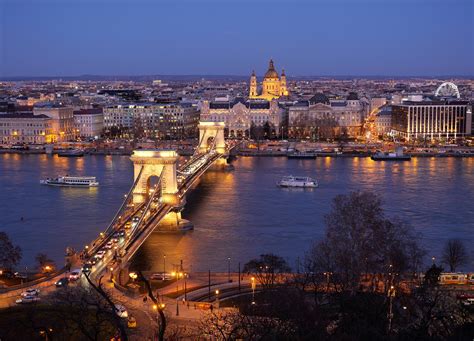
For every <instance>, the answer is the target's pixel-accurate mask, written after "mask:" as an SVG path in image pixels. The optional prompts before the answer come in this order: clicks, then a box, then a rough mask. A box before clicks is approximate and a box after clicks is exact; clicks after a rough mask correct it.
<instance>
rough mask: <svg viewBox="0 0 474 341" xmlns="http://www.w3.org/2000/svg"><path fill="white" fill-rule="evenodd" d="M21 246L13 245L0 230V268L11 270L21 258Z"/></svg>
mask: <svg viewBox="0 0 474 341" xmlns="http://www.w3.org/2000/svg"><path fill="white" fill-rule="evenodd" d="M21 256H22V253H21V248H20V247H19V246H14V245H13V244H12V242H11V241H10V238H9V237H8V235H7V234H6V233H5V232H0V268H2V269H7V270H11V269H12V268H13V267H14V266H15V265H17V264H18V263H19V262H20V260H21Z"/></svg>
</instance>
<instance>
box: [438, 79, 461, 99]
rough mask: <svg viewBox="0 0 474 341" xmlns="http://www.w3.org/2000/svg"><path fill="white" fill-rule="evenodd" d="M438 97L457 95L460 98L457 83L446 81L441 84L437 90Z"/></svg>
mask: <svg viewBox="0 0 474 341" xmlns="http://www.w3.org/2000/svg"><path fill="white" fill-rule="evenodd" d="M435 96H436V97H456V98H460V97H461V95H460V94H459V89H458V87H457V86H456V84H454V83H451V82H445V83H443V84H441V85H440V86H439V87H438V89H436V92H435Z"/></svg>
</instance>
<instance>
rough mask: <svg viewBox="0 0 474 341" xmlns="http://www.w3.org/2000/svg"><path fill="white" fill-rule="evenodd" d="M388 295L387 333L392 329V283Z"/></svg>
mask: <svg viewBox="0 0 474 341" xmlns="http://www.w3.org/2000/svg"><path fill="white" fill-rule="evenodd" d="M387 295H388V297H389V306H388V316H387V317H388V333H389V334H390V332H391V331H392V319H393V311H392V303H393V298H394V297H395V287H394V286H393V285H391V286H390V289H389V290H388V293H387Z"/></svg>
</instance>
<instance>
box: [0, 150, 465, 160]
mask: <svg viewBox="0 0 474 341" xmlns="http://www.w3.org/2000/svg"><path fill="white" fill-rule="evenodd" d="M61 151H62V150H55V151H54V152H53V153H52V155H55V154H58V153H59V152H61ZM132 152H133V151H132V150H121V149H119V150H114V149H104V150H84V154H85V155H123V156H130V155H132ZM0 154H20V155H30V154H32V155H41V154H46V151H45V150H39V149H29V150H18V149H0ZM178 154H179V155H180V156H190V155H192V154H193V152H192V150H178ZM372 154H373V152H363V151H348V152H345V151H343V152H316V153H314V155H315V156H316V157H370V156H372ZM405 154H406V155H410V156H411V157H435V158H446V157H455V158H465V157H474V151H470V152H439V153H435V152H405ZM50 155H51V154H50ZM235 155H238V156H251V157H285V156H287V155H288V153H287V152H286V151H273V150H237V151H236V152H235Z"/></svg>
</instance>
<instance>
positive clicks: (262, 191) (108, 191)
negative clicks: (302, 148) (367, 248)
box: [0, 154, 474, 271]
mask: <svg viewBox="0 0 474 341" xmlns="http://www.w3.org/2000/svg"><path fill="white" fill-rule="evenodd" d="M233 164H234V166H235V170H234V171H231V172H224V171H208V172H207V173H206V174H205V175H204V176H203V177H202V179H201V181H200V182H199V184H198V186H197V187H196V189H195V190H194V191H193V192H191V193H190V194H189V195H188V197H187V205H186V208H185V210H184V212H183V217H184V218H186V219H189V220H191V221H192V222H193V223H194V226H195V229H194V231H191V232H188V233H185V234H161V233H155V234H153V235H151V236H150V238H149V239H148V240H147V241H146V242H145V244H144V245H143V246H142V248H141V249H140V251H139V252H138V253H137V256H136V257H135V261H134V263H135V265H136V266H139V267H140V268H145V269H151V270H155V271H162V269H163V260H164V257H163V256H164V255H166V267H167V269H171V267H172V265H173V264H178V263H179V262H180V260H183V264H184V266H185V268H186V269H188V270H191V271H194V270H197V271H206V270H208V269H211V270H212V271H226V270H227V267H228V262H230V266H231V270H236V269H237V263H238V262H241V263H242V264H243V263H245V262H246V261H247V260H248V259H250V258H252V257H255V256H258V255H260V254H262V253H267V252H273V253H276V254H279V255H281V256H283V257H284V258H286V259H287V260H288V262H289V263H290V264H291V265H294V264H295V261H296V260H297V259H298V257H300V258H301V257H303V256H304V253H305V251H306V250H307V249H308V248H309V247H310V245H311V242H312V241H313V240H317V239H319V238H321V236H322V235H323V234H324V221H323V217H324V215H325V214H326V213H328V212H329V210H330V205H331V200H332V198H333V197H334V196H335V195H337V194H343V193H348V192H349V191H353V190H359V189H360V190H371V191H374V192H376V193H379V194H380V195H382V197H383V199H384V207H385V209H386V211H387V213H388V214H389V215H398V216H400V217H401V218H403V219H405V220H406V221H408V222H409V223H411V224H412V225H413V226H414V227H415V228H416V230H418V231H419V232H421V234H422V235H423V243H424V245H425V247H426V248H427V249H428V255H429V257H431V256H432V255H433V256H436V257H439V255H440V253H441V251H440V249H441V247H442V245H443V244H444V242H445V241H446V240H447V239H449V238H460V239H462V240H464V241H465V243H466V245H467V246H468V248H469V249H472V247H471V246H472V245H473V244H474V158H465V159H456V158H414V159H412V161H411V162H374V161H372V160H370V159H369V158H329V157H322V158H318V159H316V160H287V159H286V158H284V157H274V158H269V157H268V158H266V157H260V158H256V157H254V158H252V157H240V158H238V159H237V160H236V161H235V162H234V163H233ZM132 172H133V170H132V164H131V161H130V160H129V158H128V157H126V156H85V157H83V158H59V157H57V156H46V155H16V154H3V155H0V201H1V205H0V231H6V232H7V233H8V234H9V235H10V237H11V238H12V239H13V241H14V243H15V244H18V245H20V247H21V248H22V250H23V261H22V265H32V264H33V263H34V256H35V255H36V254H37V253H38V252H45V253H47V254H48V255H49V256H50V257H51V258H53V259H54V260H56V262H58V263H59V264H62V262H63V255H64V250H65V247H66V246H68V245H70V246H74V247H75V248H82V247H83V245H84V244H85V243H87V242H88V241H90V240H91V239H93V238H95V237H96V236H97V235H98V234H99V232H100V231H102V230H104V229H105V227H106V226H107V225H108V222H109V221H110V220H111V218H112V217H113V216H114V214H115V211H116V210H117V209H118V208H119V206H120V203H121V200H122V199H123V194H125V193H126V192H127V191H128V189H129V187H130V186H131V184H132ZM59 174H69V175H90V176H96V177H97V178H98V181H99V182H100V187H99V188H94V189H78V188H58V187H49V186H41V185H40V184H39V180H40V179H42V178H46V177H52V176H56V175H59ZM290 174H292V175H307V176H311V177H314V178H316V179H318V181H319V182H320V187H319V188H317V189H314V190H288V189H280V188H278V187H276V186H275V183H276V181H277V180H278V179H279V178H280V177H282V176H285V175H290ZM22 218H23V219H22ZM472 256H473V257H472V261H474V254H472ZM228 258H230V261H229V260H228ZM472 265H474V263H473V264H471V268H472V267H473V266H472Z"/></svg>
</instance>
